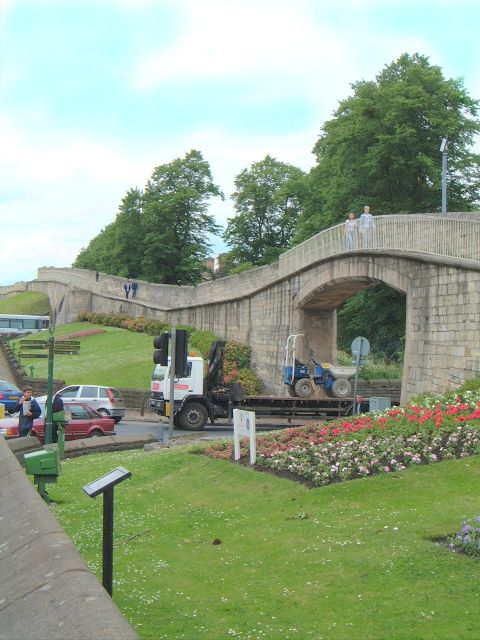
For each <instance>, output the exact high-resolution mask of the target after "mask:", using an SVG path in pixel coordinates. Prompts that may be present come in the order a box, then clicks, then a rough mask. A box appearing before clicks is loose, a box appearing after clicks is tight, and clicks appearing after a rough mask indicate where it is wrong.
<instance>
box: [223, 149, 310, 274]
mask: <svg viewBox="0 0 480 640" xmlns="http://www.w3.org/2000/svg"><path fill="white" fill-rule="evenodd" d="M304 181H305V174H304V172H303V171H302V170H301V169H299V168H297V167H294V166H293V165H290V164H285V163H283V162H279V161H278V160H276V159H275V158H272V157H271V156H269V155H267V156H265V158H264V159H263V160H261V161H260V162H254V163H253V164H252V165H251V166H250V168H249V169H244V170H243V171H242V172H241V173H240V174H239V175H238V176H237V177H236V178H235V187H236V191H235V192H234V193H233V194H232V200H233V201H234V206H235V210H236V212H237V214H236V215H235V217H233V218H229V220H228V224H227V228H226V230H225V233H224V239H225V240H226V242H227V244H228V245H229V246H230V247H232V249H231V251H230V257H229V261H230V263H231V264H232V265H236V266H237V267H238V266H239V265H241V264H242V263H244V262H249V263H251V264H252V265H261V264H267V263H269V262H272V261H273V260H275V259H276V258H277V257H278V255H279V254H280V253H282V251H285V250H286V249H288V248H289V247H290V246H291V241H292V238H293V235H294V232H295V227H296V223H297V219H298V216H299V214H300V212H301V211H302V199H303V197H304V188H305V185H304Z"/></svg>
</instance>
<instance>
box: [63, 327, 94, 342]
mask: <svg viewBox="0 0 480 640" xmlns="http://www.w3.org/2000/svg"><path fill="white" fill-rule="evenodd" d="M97 333H105V329H85V331H77V332H76V333H67V334H65V335H64V336H58V338H55V340H56V341H57V342H61V341H62V340H71V339H72V338H83V336H94V335H96V334H97Z"/></svg>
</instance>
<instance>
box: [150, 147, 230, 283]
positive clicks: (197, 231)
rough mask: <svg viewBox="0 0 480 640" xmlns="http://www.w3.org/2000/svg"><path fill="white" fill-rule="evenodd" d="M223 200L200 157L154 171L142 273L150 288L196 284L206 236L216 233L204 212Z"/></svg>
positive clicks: (206, 248) (192, 153) (196, 153)
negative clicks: (153, 285)
mask: <svg viewBox="0 0 480 640" xmlns="http://www.w3.org/2000/svg"><path fill="white" fill-rule="evenodd" d="M213 197H220V198H222V199H223V194H222V192H221V191H220V189H219V187H218V186H217V185H215V184H214V183H213V182H212V175H211V172H210V166H209V164H208V162H207V161H206V160H204V159H203V157H202V154H201V153H200V152H199V151H195V150H193V151H190V152H189V153H187V155H186V156H185V158H177V159H176V160H174V161H173V162H170V163H169V164H164V165H161V166H159V167H157V168H156V169H155V170H154V172H153V174H152V177H151V178H150V180H149V181H148V183H147V186H146V188H145V194H144V199H143V200H144V217H145V219H144V225H145V230H146V235H145V251H144V256H143V260H142V267H143V272H144V273H145V274H146V275H147V277H148V278H149V279H151V280H152V281H153V282H166V283H168V284H195V283H197V282H199V281H200V279H201V275H202V272H203V271H204V268H205V267H204V262H205V258H206V257H207V256H208V253H209V250H210V244H209V241H208V236H209V234H216V233H219V232H220V227H219V226H218V225H217V224H216V223H215V220H214V218H213V216H211V215H210V214H209V213H208V212H207V207H208V203H209V201H210V199H211V198H213Z"/></svg>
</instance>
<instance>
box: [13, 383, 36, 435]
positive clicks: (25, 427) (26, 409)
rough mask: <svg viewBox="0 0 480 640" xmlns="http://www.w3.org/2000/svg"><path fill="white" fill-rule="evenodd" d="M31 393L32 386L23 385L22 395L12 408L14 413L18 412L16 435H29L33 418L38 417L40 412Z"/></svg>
mask: <svg viewBox="0 0 480 640" xmlns="http://www.w3.org/2000/svg"><path fill="white" fill-rule="evenodd" d="M32 395H33V389H32V387H25V389H24V390H23V395H22V397H21V398H20V400H19V401H18V402H17V404H16V405H15V407H14V409H13V412H14V413H17V411H19V412H20V413H19V416H18V435H19V436H20V437H21V438H23V437H24V436H28V435H29V433H30V431H31V430H32V427H33V421H34V420H35V418H39V417H40V415H41V413H42V410H41V409H40V406H39V404H38V402H37V401H36V400H35V398H32Z"/></svg>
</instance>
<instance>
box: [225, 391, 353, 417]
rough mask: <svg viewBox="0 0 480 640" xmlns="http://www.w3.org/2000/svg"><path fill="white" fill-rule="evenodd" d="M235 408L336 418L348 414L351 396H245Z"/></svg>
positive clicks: (267, 412)
mask: <svg viewBox="0 0 480 640" xmlns="http://www.w3.org/2000/svg"><path fill="white" fill-rule="evenodd" d="M235 407H236V408H237V409H245V410H247V411H255V412H256V413H257V414H259V415H270V416H291V417H293V416H326V417H329V418H338V417H340V416H346V415H348V414H349V413H350V412H351V410H352V408H353V398H293V397H283V396H245V397H244V398H243V399H242V400H240V401H239V402H237V403H235Z"/></svg>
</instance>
